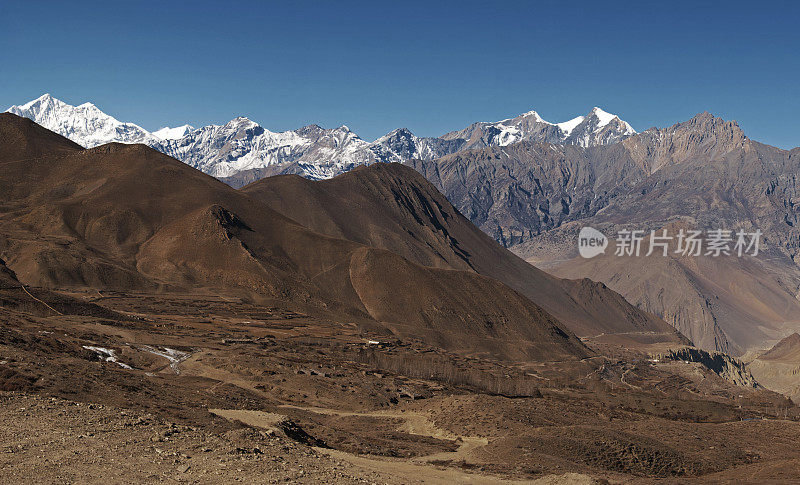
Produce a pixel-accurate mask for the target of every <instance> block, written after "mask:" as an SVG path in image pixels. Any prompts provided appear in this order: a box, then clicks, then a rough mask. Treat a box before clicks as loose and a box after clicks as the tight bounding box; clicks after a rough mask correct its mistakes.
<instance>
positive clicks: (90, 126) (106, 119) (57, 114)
mask: <svg viewBox="0 0 800 485" xmlns="http://www.w3.org/2000/svg"><path fill="white" fill-rule="evenodd" d="M8 111H9V112H11V113H14V114H16V115H18V116H24V117H26V118H30V119H32V120H33V121H35V122H36V123H38V124H40V125H42V126H44V127H45V128H47V129H48V130H51V131H55V132H56V133H59V134H61V135H63V136H66V137H67V138H69V139H71V140H72V141H74V142H76V143H78V144H80V145H83V146H85V147H87V148H91V147H94V146H97V145H102V144H104V143H109V142H112V141H117V142H121V143H147V144H150V143H152V142H154V141H155V140H157V138H156V137H154V136H153V135H151V134H150V133H149V132H148V131H147V130H145V129H144V128H142V127H140V126H138V125H135V124H133V123H122V122H120V121H118V120H117V119H115V118H113V117H111V116H109V115H107V114H105V113H103V112H102V111H100V110H99V109H98V108H97V106H95V105H93V104H92V103H83V104H81V105H79V106H72V105H70V104H67V103H65V102H63V101H61V100H59V99H56V98H54V97H53V96H51V95H50V94H43V95H42V96H39V97H38V98H36V99H34V100H33V101H30V102H28V103H25V104H23V105H20V106H12V107H10V108H9V109H8Z"/></svg>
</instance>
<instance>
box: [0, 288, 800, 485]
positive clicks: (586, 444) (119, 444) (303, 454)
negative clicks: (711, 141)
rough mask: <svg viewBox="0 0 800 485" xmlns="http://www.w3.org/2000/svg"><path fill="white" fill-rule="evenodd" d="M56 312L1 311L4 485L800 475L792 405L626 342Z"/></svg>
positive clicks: (119, 310)
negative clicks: (456, 345) (555, 348)
mask: <svg viewBox="0 0 800 485" xmlns="http://www.w3.org/2000/svg"><path fill="white" fill-rule="evenodd" d="M32 291H34V290H32ZM34 293H35V291H34ZM61 295H63V297H64V298H76V300H68V301H73V302H75V301H82V302H84V304H83V305H85V306H82V305H77V306H75V304H74V303H73V306H74V308H73V311H72V313H73V314H72V315H70V314H69V313H70V312H69V311H67V310H70V308H69V307H64V306H59V307H58V308H59V309H60V310H61V311H60V313H61V314H60V315H59V314H55V313H52V312H50V311H49V310H45V311H43V312H40V313H39V314H36V313H37V312H34V311H32V309H33V308H35V306H31V307H30V308H28V310H29V311H21V308H22V307H19V306H18V307H16V308H15V309H11V308H9V307H5V308H3V312H2V313H0V389H2V390H3V393H2V395H1V396H0V419H2V420H3V421H2V426H1V427H0V450H2V451H3V453H2V454H1V455H0V456H2V464H1V465H0V476H1V477H2V481H3V482H5V483H18V482H21V481H33V482H37V483H87V482H88V483H92V482H94V483H100V482H103V483H109V482H110V483H121V482H128V483H130V482H134V483H136V482H154V481H166V482H188V483H230V482H232V481H237V480H238V481H242V482H245V483H253V482H259V483H274V482H286V481H288V482H300V483H304V482H305V483H454V482H455V483H503V482H512V483H513V482H533V483H536V482H540V483H561V482H563V481H568V482H573V483H593V482H596V481H600V482H602V481H603V480H607V481H609V482H612V483H626V482H642V483H650V482H653V481H665V480H666V481H668V482H676V481H677V482H679V481H682V480H685V481H687V482H688V481H698V480H706V481H711V482H713V481H723V482H724V481H727V480H731V479H737V480H745V481H747V480H749V481H751V482H761V481H764V480H780V479H783V480H793V479H797V478H798V476H799V475H798V472H797V469H798V468H797V467H796V465H797V464H798V457H800V455H798V453H797V451H796V449H795V446H794V443H795V440H796V436H797V435H798V433H800V423H797V422H796V421H794V420H795V419H797V416H798V410H797V408H796V407H794V405H793V404H791V402H788V401H787V400H786V399H783V398H781V397H780V396H778V395H776V394H774V393H771V392H769V391H765V390H763V389H747V388H744V387H739V386H735V385H733V384H731V383H729V382H727V381H725V380H723V379H721V378H719V376H717V375H716V374H714V373H712V372H710V371H708V370H707V369H704V368H702V367H701V366H698V365H697V364H684V363H681V362H664V363H653V362H650V361H649V360H647V359H645V358H643V355H644V354H642V353H640V351H639V350H637V349H633V348H625V347H623V346H620V345H619V344H618V343H617V344H614V343H613V342H612V343H608V342H605V343H604V344H603V345H601V344H600V343H599V342H598V343H597V344H596V347H597V349H598V350H600V351H601V353H602V354H607V355H615V354H614V352H612V351H611V349H617V350H616V353H617V355H615V356H614V357H603V356H595V357H591V358H588V359H584V361H582V362H552V363H546V364H529V365H526V366H522V365H511V364H508V363H500V362H495V361H489V360H481V359H474V358H466V357H460V356H457V355H454V354H449V353H447V352H444V351H441V350H437V349H435V348H431V347H428V346H426V345H425V343H424V342H420V341H415V340H413V339H411V340H398V339H389V338H387V337H386V336H385V335H380V334H374V333H370V332H366V333H365V332H364V331H363V330H359V329H358V327H356V326H355V325H349V324H348V323H347V322H338V321H326V320H322V319H320V318H316V317H311V316H308V315H304V314H301V313H297V312H293V311H289V310H285V309H281V308H278V307H275V308H266V307H262V306H257V305H252V304H249V303H247V302H244V301H239V300H234V299H231V298H216V297H213V296H209V295H182V296H169V297H167V296H164V295H148V294H125V293H113V292H102V293H98V292H96V291H94V292H89V291H87V292H61ZM51 298H52V297H51ZM36 305H41V303H36ZM92 305H96V306H92ZM98 308H101V309H103V311H102V312H98V310H97V309H98ZM88 309H91V311H88ZM95 314H96V315H99V316H94V315H95ZM376 342H377V343H376ZM589 343H590V344H592V343H591V342H589ZM604 346H605V347H604ZM101 349H102V350H101ZM123 364H124V366H127V367H124V366H123Z"/></svg>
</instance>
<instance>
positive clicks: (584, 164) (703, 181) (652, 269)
mask: <svg viewBox="0 0 800 485" xmlns="http://www.w3.org/2000/svg"><path fill="white" fill-rule="evenodd" d="M575 126H576V127H577V126H578V124H575ZM568 128H569V127H568ZM798 155H800V150H792V151H785V150H779V149H777V148H774V147H769V146H766V145H762V144H760V143H757V142H754V141H752V140H749V139H748V138H747V137H746V136H745V135H744V133H743V132H742V131H741V129H740V128H739V127H738V125H737V124H736V123H735V122H728V121H725V120H721V119H719V118H716V117H714V116H712V115H710V114H708V113H701V114H698V115H697V116H695V117H694V118H692V119H691V120H689V121H686V122H683V123H678V124H675V125H673V126H671V127H668V128H663V129H651V130H647V131H645V132H643V133H640V134H636V135H633V136H630V137H628V138H626V139H625V140H623V141H622V142H621V143H615V144H611V145H605V146H594V147H588V148H582V147H580V146H560V145H554V144H549V143H532V142H520V143H516V144H512V145H508V146H505V147H487V148H482V149H476V150H467V151H462V152H459V153H456V154H451V155H448V156H445V157H442V158H440V159H436V160H428V161H426V160H410V161H408V162H406V163H407V164H408V165H410V166H412V167H413V168H415V169H416V170H418V171H420V172H421V173H422V174H423V175H425V177H426V178H428V179H429V180H430V181H431V182H433V183H434V184H435V185H436V186H437V187H438V188H439V189H440V190H441V191H442V192H443V193H444V194H445V195H446V196H447V198H448V199H449V200H450V201H451V202H452V203H453V204H454V205H455V206H456V207H457V208H458V209H459V210H460V211H461V212H462V213H464V214H465V215H466V216H467V217H468V218H469V219H470V220H471V221H472V222H473V223H475V224H476V225H477V226H479V227H480V228H481V229H483V230H484V231H485V232H487V233H488V234H490V235H491V236H493V237H494V238H495V239H497V240H498V241H500V242H501V243H502V244H503V245H505V246H507V247H510V248H512V250H513V251H514V252H516V253H517V254H519V255H520V256H522V257H523V258H525V259H526V260H528V261H530V262H533V263H535V264H537V265H544V266H546V267H548V268H551V270H552V271H555V273H556V274H558V275H559V276H563V277H568V278H580V277H590V278H592V279H596V280H599V281H602V282H604V283H606V284H607V285H608V286H609V287H611V288H612V289H614V290H616V291H619V292H620V293H621V294H622V295H623V296H624V297H625V298H627V299H628V300H629V301H631V302H634V303H636V304H637V305H639V306H640V307H641V308H643V309H645V310H647V311H650V312H653V313H655V314H656V315H658V316H661V317H663V318H664V319H665V320H667V321H668V322H670V323H671V324H673V325H674V326H675V327H676V328H678V329H679V330H681V332H683V333H684V334H685V335H687V336H688V337H689V338H691V339H692V340H693V341H695V343H697V344H698V345H700V346H701V347H703V348H705V349H707V350H711V351H714V350H718V351H727V352H731V353H733V354H739V353H743V352H746V351H747V350H748V349H751V348H757V347H758V346H759V345H761V344H762V343H763V342H765V341H768V340H770V339H774V338H775V337H776V336H777V335H780V334H782V333H785V331H786V330H790V329H793V328H795V327H796V326H797V325H798V324H800V301H798V299H797V297H796V296H797V295H798V293H800V292H799V291H798V290H799V289H800V268H798V266H797V264H796V263H797V261H798V257H799V255H800V248H798V245H800V232H798V227H800V226H799V225H798V223H799V222H800V219H798V218H800V205H798V204H797V201H798V200H800V192H799V191H798V190H800V189H798V186H797V183H796V174H797V173H798V171H800V157H799V156H798ZM676 224H677V225H676ZM587 225H588V226H591V227H595V228H599V229H600V230H602V231H603V232H604V233H605V234H606V235H609V236H612V237H613V236H614V235H615V234H616V233H617V232H618V231H619V230H621V229H625V228H627V229H631V228H633V229H637V230H643V231H649V230H660V229H661V228H664V227H675V228H676V230H677V227H678V226H680V227H684V228H689V229H701V230H708V229H733V230H738V229H742V230H745V231H747V232H753V231H755V230H756V229H760V230H761V231H762V232H763V234H764V240H763V241H762V243H763V244H762V248H761V255H760V256H759V257H758V258H757V259H755V260H753V261H748V262H742V261H738V260H737V259H736V258H734V260H732V261H728V260H725V259H719V260H718V261H707V260H704V259H703V258H698V259H697V260H696V261H688V262H686V261H680V260H677V259H675V258H665V259H661V258H648V259H642V260H637V261H636V262H635V263H633V262H632V261H631V260H630V259H627V258H613V257H599V258H595V259H592V260H583V259H581V258H576V257H577V244H576V241H577V234H578V231H579V229H580V228H581V227H582V226H587ZM609 252H610V251H607V254H608V253H609ZM573 258H575V259H573ZM568 260H571V261H568ZM753 322H758V328H757V329H756V330H749V329H751V328H752V326H753Z"/></svg>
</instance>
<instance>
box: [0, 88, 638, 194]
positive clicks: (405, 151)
mask: <svg viewBox="0 0 800 485" xmlns="http://www.w3.org/2000/svg"><path fill="white" fill-rule="evenodd" d="M8 111H9V112H11V113H14V114H16V115H18V116H23V117H26V118H29V119H31V120H33V121H35V122H36V123H38V124H39V125H41V126H44V127H45V128H48V129H49V130H52V131H54V132H56V133H58V134H60V135H63V136H65V137H67V138H69V139H70V140H72V141H74V142H76V143H78V144H80V145H82V146H84V147H87V148H91V147H95V146H98V145H102V144H105V143H111V142H119V143H144V144H146V145H149V146H151V147H153V148H155V149H157V150H159V151H160V152H162V153H165V154H167V155H170V156H172V157H174V158H176V159H178V160H180V161H182V162H184V163H186V164H188V165H190V166H192V167H195V168H197V169H199V170H202V171H203V172H205V173H207V174H209V175H212V176H215V177H217V178H222V179H223V180H225V181H226V182H228V183H230V184H231V185H234V186H241V185H243V184H244V183H246V182H249V181H251V180H254V179H257V178H260V177H262V176H266V175H274V174H280V173H296V174H299V175H302V176H304V177H306V178H310V179H327V178H331V177H333V176H336V175H338V174H340V173H343V172H346V171H348V170H350V169H352V168H353V167H355V166H358V165H368V164H371V163H375V162H403V161H405V160H408V159H412V158H414V159H421V160H433V159H435V158H439V157H442V156H445V155H448V154H451V153H455V152H459V151H463V150H469V149H473V148H482V147H489V146H506V145H510V144H512V143H516V142H519V141H534V142H548V143H556V144H566V145H578V146H582V147H589V146H596V145H605V144H609V143H614V142H617V141H620V140H622V139H625V138H627V137H629V136H631V135H633V134H635V133H636V131H635V130H634V129H633V128H632V127H631V125H630V124H628V123H627V122H625V121H622V120H621V119H620V118H619V117H618V116H616V115H613V114H610V113H606V112H605V111H603V110H601V109H600V108H593V109H592V110H591V111H590V112H589V113H588V114H587V115H586V116H579V117H577V118H574V119H572V120H569V121H566V122H563V123H550V122H548V121H545V120H543V119H542V117H541V116H539V114H538V113H536V112H535V111H529V112H527V113H524V114H521V115H519V116H517V117H514V118H510V119H506V120H502V121H497V122H478V123H473V124H472V125H470V126H468V127H467V128H465V129H463V130H460V131H453V132H450V133H447V134H445V135H443V136H441V137H438V138H434V137H418V136H416V135H414V134H413V133H411V132H410V131H409V130H407V129H405V128H401V129H397V130H394V131H392V132H390V133H388V134H386V135H384V136H382V137H380V138H378V139H377V140H375V141H373V142H367V141H365V140H363V139H361V138H360V137H359V136H358V135H357V134H355V133H354V132H352V131H351V130H350V129H349V128H348V127H347V126H340V127H338V128H333V129H326V128H322V127H320V126H317V125H308V126H304V127H302V128H299V129H297V130H292V131H285V132H272V131H269V130H268V129H266V128H264V127H262V126H261V125H259V124H258V123H256V122H254V121H251V120H249V119H247V118H244V117H239V118H235V119H233V120H231V121H229V122H227V123H225V124H224V125H209V126H204V127H202V128H197V129H196V128H194V127H192V126H190V125H184V126H180V127H176V128H170V127H164V128H161V129H160V130H157V131H154V132H148V131H147V130H145V129H144V128H142V127H140V126H138V125H136V124H133V123H125V122H121V121H118V120H116V119H115V118H113V117H111V116H109V115H107V114H105V113H104V112H102V111H100V109H98V108H97V107H96V106H95V105H93V104H91V103H84V104H81V105H79V106H72V105H70V104H67V103H65V102H63V101H61V100H59V99H56V98H54V97H52V96H51V95H49V94H45V95H43V96H41V97H39V98H37V99H35V100H33V101H30V102H28V103H25V104H23V105H19V106H12V107H11V108H9V109H8Z"/></svg>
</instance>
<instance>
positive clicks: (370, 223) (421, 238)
mask: <svg viewBox="0 0 800 485" xmlns="http://www.w3.org/2000/svg"><path fill="white" fill-rule="evenodd" d="M241 190H242V191H243V192H245V193H247V194H249V195H250V196H252V197H253V198H256V199H258V200H261V201H264V202H266V203H267V205H269V206H270V207H272V208H273V209H275V210H276V211H278V212H280V213H282V214H284V215H286V216H288V217H290V218H292V219H293V220H296V221H298V222H300V223H301V224H303V225H304V226H306V227H308V228H310V229H313V230H314V231H318V232H321V233H324V234H328V235H331V236H335V237H342V238H346V239H349V240H352V241H356V242H359V243H362V244H365V245H369V246H375V247H380V248H383V249H387V250H389V251H392V252H394V253H397V254H399V255H401V256H403V257H405V258H407V259H409V260H411V261H414V262H415V263H418V264H422V265H425V266H434V267H440V268H451V269H458V270H465V271H474V272H476V273H479V274H482V275H485V276H488V277H491V278H494V279H496V280H499V281H502V282H503V283H505V284H507V285H508V286H510V287H511V288H514V289H515V290H517V291H518V292H520V293H522V294H523V295H525V296H526V297H528V298H530V299H531V300H532V301H534V302H536V303H537V304H539V305H541V306H542V307H543V308H545V309H546V310H547V311H548V312H549V313H551V314H553V315H554V316H556V317H557V318H558V319H559V320H560V321H562V322H564V323H565V324H567V325H568V326H569V327H570V329H572V330H573V331H574V332H576V333H577V334H578V335H581V336H594V335H597V334H600V333H631V332H641V333H650V334H658V338H660V339H662V340H664V341H672V342H679V341H680V337H679V336H678V335H677V334H676V333H675V332H674V330H673V329H672V328H671V327H669V325H667V324H666V323H664V322H663V321H661V320H659V319H657V318H655V317H653V316H652V315H649V314H647V313H645V312H642V311H640V310H637V309H636V308H634V307H632V306H631V305H629V304H628V303H627V302H625V300H624V299H623V298H622V297H620V296H619V295H618V294H616V293H614V292H613V291H610V290H609V289H608V288H606V287H605V286H604V285H602V284H597V283H594V282H592V281H590V280H588V279H584V280H577V281H568V280H559V279H558V278H554V277H552V276H550V275H548V274H546V273H544V272H542V271H540V270H538V269H536V268H535V267H533V266H531V265H529V264H527V263H526V262H524V261H522V260H521V259H520V258H518V257H517V256H515V255H514V254H512V253H511V252H509V251H508V250H506V249H504V248H503V247H501V246H500V245H499V244H497V243H496V242H495V241H493V240H492V239H491V238H490V237H488V236H487V235H486V234H484V233H483V232H481V231H480V230H479V229H478V228H476V227H475V226H474V225H472V224H471V223H470V222H469V221H468V220H467V219H466V218H464V216H462V215H461V214H460V213H459V212H458V211H457V210H456V209H455V208H454V207H453V206H452V204H450V203H449V202H448V201H447V199H446V198H445V197H444V196H442V195H441V193H439V192H438V191H437V190H436V189H435V188H434V187H433V186H432V185H431V184H430V182H428V181H427V180H425V179H424V177H422V176H421V175H420V174H419V173H417V172H416V171H414V170H412V169H410V168H408V167H405V166H403V165H399V164H376V165H372V166H369V167H359V168H356V169H355V170H352V171H351V172H348V173H346V174H343V175H340V176H338V177H336V178H334V179H331V180H326V181H319V182H314V181H309V180H306V179H303V178H301V177H297V176H278V177H271V178H267V179H263V180H260V181H258V182H256V183H253V184H251V185H248V186H247V187H244V188H243V189H241ZM651 337H652V335H651Z"/></svg>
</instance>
